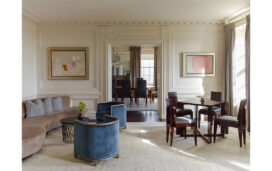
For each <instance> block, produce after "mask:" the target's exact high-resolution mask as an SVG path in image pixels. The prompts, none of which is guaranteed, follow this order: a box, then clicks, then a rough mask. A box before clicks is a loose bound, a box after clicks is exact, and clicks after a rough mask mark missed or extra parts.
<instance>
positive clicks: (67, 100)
mask: <svg viewBox="0 0 272 171" xmlns="http://www.w3.org/2000/svg"><path fill="white" fill-rule="evenodd" d="M59 97H61V101H62V109H63V110H67V109H69V108H70V97H69V96H59ZM54 98H57V97H52V99H54ZM38 99H41V100H42V101H44V100H45V99H46V98H37V99H32V100H30V101H31V102H34V101H36V100H38ZM26 102H27V101H23V102H22V119H24V118H26V117H27V113H26Z"/></svg>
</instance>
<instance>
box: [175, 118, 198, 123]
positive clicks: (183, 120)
mask: <svg viewBox="0 0 272 171" xmlns="http://www.w3.org/2000/svg"><path fill="white" fill-rule="evenodd" d="M175 123H176V124H186V123H195V120H193V119H191V118H187V117H176V118H175Z"/></svg>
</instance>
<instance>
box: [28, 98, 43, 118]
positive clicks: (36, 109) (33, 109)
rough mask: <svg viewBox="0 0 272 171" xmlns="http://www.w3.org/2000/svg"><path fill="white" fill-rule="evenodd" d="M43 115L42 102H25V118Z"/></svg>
mask: <svg viewBox="0 0 272 171" xmlns="http://www.w3.org/2000/svg"><path fill="white" fill-rule="evenodd" d="M43 114H44V109H43V102H42V101H41V100H40V99H39V100H36V101H35V103H33V102H31V101H27V102H26V116H27V117H28V118H30V117H36V116H40V115H43Z"/></svg>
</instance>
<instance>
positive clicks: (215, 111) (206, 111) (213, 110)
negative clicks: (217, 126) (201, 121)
mask: <svg viewBox="0 0 272 171" xmlns="http://www.w3.org/2000/svg"><path fill="white" fill-rule="evenodd" d="M219 112H221V108H220V107H213V108H212V114H213V115H216V113H219ZM199 113H201V114H203V115H208V109H207V108H204V109H200V110H199Z"/></svg>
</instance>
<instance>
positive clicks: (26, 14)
mask: <svg viewBox="0 0 272 171" xmlns="http://www.w3.org/2000/svg"><path fill="white" fill-rule="evenodd" d="M22 17H23V18H24V19H26V20H28V21H31V22H33V23H35V24H39V23H40V22H41V20H42V19H41V17H40V16H39V15H37V14H35V13H34V12H31V11H30V10H28V9H27V8H25V7H22Z"/></svg>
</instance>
